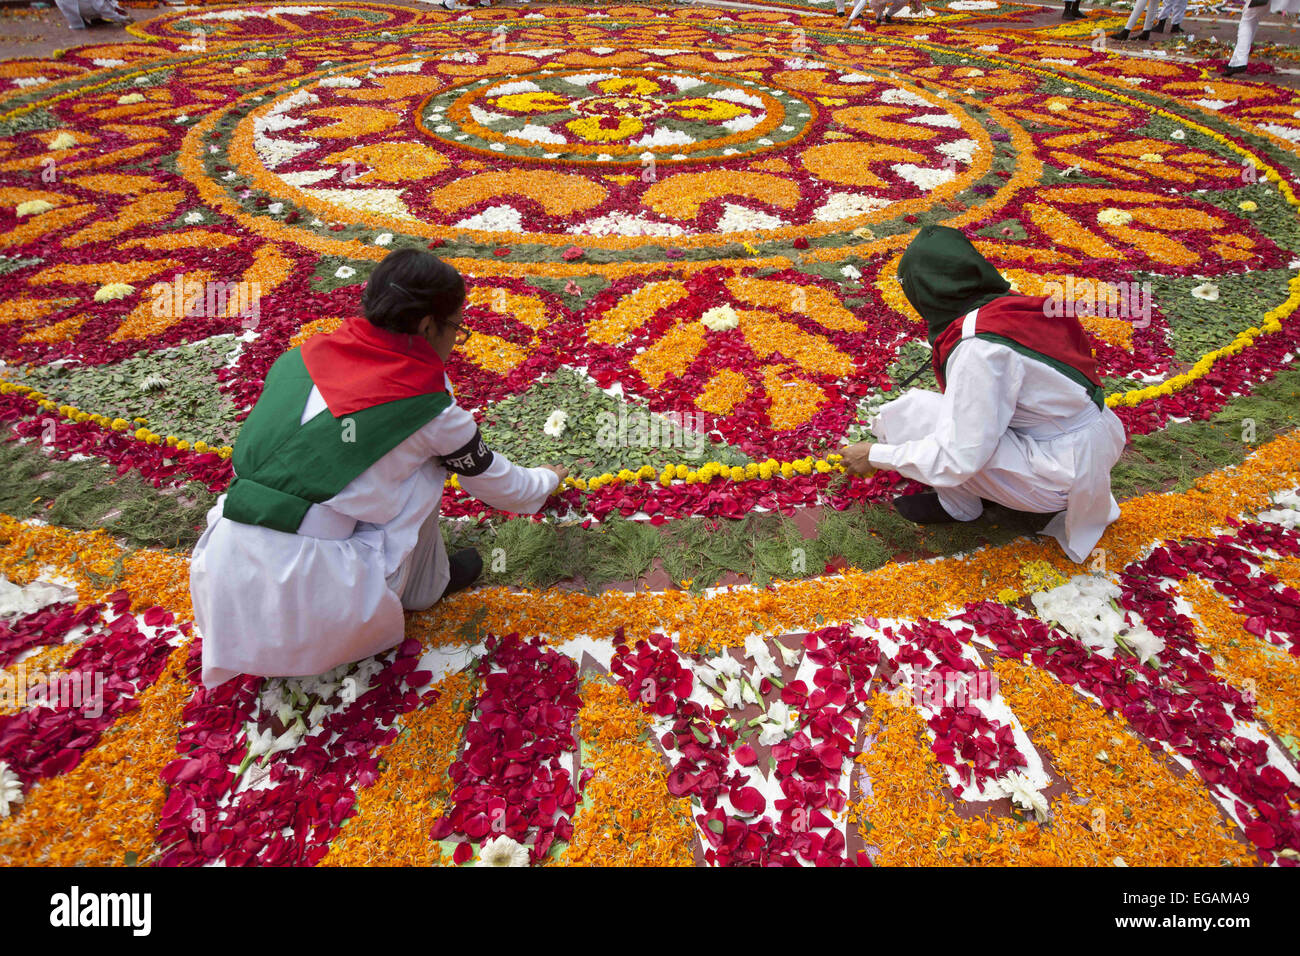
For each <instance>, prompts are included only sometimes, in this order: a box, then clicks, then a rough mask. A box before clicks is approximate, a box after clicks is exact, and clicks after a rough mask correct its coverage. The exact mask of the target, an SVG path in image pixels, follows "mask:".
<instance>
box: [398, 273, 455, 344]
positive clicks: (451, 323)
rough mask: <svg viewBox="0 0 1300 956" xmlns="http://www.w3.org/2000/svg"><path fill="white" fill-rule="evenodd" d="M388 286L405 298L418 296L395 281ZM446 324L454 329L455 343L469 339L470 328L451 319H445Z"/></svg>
mask: <svg viewBox="0 0 1300 956" xmlns="http://www.w3.org/2000/svg"><path fill="white" fill-rule="evenodd" d="M388 287H389V288H390V289H396V290H397V291H398V292H400V293H402V295H404V296H406V297H407V298H410V299H415V298H418V296H416V295H415V293H413V292H411V291H410V290H409V289H404V288H402V286H400V285H398V284H397V283H396V282H390V283H388ZM434 321H435V322H436V321H437V320H436V319H435V320H434ZM439 324H441V323H439ZM446 324H447V325H450V326H451V327H452V328H453V329H455V330H456V344H457V345H464V344H465V343H466V342H468V341H469V337H470V335H471V330H470V329H467V328H466V327H465V326H463V325H458V324H457V323H455V322H452V321H450V320H447V321H446Z"/></svg>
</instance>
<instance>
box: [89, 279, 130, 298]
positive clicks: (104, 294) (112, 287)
mask: <svg viewBox="0 0 1300 956" xmlns="http://www.w3.org/2000/svg"><path fill="white" fill-rule="evenodd" d="M134 291H135V286H133V285H131V283H129V282H110V283H109V284H108V285H106V286H103V287H102V288H101V289H100V290H99V291H98V292H96V293H95V301H96V302H112V301H114V300H116V299H125V298H126V297H127V296H128V295H130V294H131V293H132V292H134Z"/></svg>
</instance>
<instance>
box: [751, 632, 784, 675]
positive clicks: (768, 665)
mask: <svg viewBox="0 0 1300 956" xmlns="http://www.w3.org/2000/svg"><path fill="white" fill-rule="evenodd" d="M745 657H747V658H748V659H749V660H751V661H753V662H754V675H755V676H756V677H758V678H760V679H761V678H762V677H780V676H781V668H779V667H777V666H776V659H775V658H774V657H773V656H772V652H771V651H770V650H769V649H768V646H767V641H765V640H763V638H761V637H760V636H758V635H757V634H751V635H749V637H747V638H745Z"/></svg>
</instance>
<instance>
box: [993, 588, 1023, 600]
mask: <svg viewBox="0 0 1300 956" xmlns="http://www.w3.org/2000/svg"><path fill="white" fill-rule="evenodd" d="M1019 600H1020V595H1019V594H1018V593H1017V592H1016V590H1015V588H1003V589H1002V590H1001V591H999V592H998V601H999V602H1001V603H1002V604H1015V603H1016V602H1017V601H1019Z"/></svg>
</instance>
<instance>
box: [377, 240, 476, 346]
mask: <svg viewBox="0 0 1300 956" xmlns="http://www.w3.org/2000/svg"><path fill="white" fill-rule="evenodd" d="M464 304H465V280H464V279H463V278H461V275H460V273H459V272H457V271H456V270H455V269H453V268H452V267H451V266H449V265H447V263H445V262H443V261H442V260H441V259H439V258H438V257H437V256H435V255H434V254H433V253H431V252H425V251H424V250H423V249H397V250H394V251H393V252H390V253H389V254H388V255H387V256H385V257H384V261H383V262H381V263H379V265H377V266H376V267H375V271H374V272H372V273H371V274H370V281H369V282H367V283H366V290H365V292H363V293H362V294H361V308H362V311H363V312H364V313H365V316H366V318H367V319H368V320H369V321H370V324H371V325H376V326H378V327H379V328H381V329H388V330H389V331H392V332H414V331H415V330H416V329H417V328H418V327H419V325H420V322H421V321H423V320H424V318H425V317H426V316H433V319H434V321H435V322H436V323H437V324H438V325H442V324H443V323H444V322H445V321H446V320H447V319H448V318H450V317H451V316H453V315H455V314H456V312H457V311H458V310H459V309H460V307H461V306H462V305H464Z"/></svg>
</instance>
